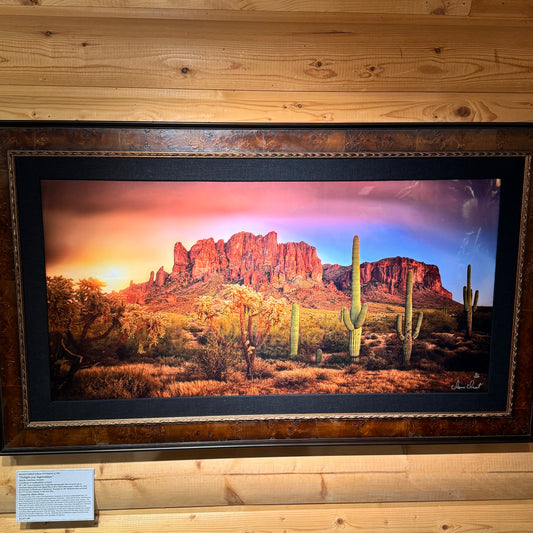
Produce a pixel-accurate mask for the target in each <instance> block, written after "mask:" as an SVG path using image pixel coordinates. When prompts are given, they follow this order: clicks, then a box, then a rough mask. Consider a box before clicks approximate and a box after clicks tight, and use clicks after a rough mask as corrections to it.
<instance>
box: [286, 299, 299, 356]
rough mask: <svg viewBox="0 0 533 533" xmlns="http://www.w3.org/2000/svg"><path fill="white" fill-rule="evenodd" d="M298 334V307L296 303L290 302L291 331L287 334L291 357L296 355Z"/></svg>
mask: <svg viewBox="0 0 533 533" xmlns="http://www.w3.org/2000/svg"><path fill="white" fill-rule="evenodd" d="M299 336H300V308H299V307H298V304H297V303H296V302H294V303H293V304H292V313H291V331H290V335H289V346H290V354H289V357H290V358H291V359H295V358H296V357H298V339H299Z"/></svg>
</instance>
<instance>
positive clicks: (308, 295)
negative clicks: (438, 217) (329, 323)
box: [121, 231, 452, 309]
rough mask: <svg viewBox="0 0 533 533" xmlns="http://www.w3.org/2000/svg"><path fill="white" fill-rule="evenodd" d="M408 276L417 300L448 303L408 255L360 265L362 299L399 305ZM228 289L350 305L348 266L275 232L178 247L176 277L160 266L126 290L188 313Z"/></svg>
mask: <svg viewBox="0 0 533 533" xmlns="http://www.w3.org/2000/svg"><path fill="white" fill-rule="evenodd" d="M408 270H413V274H414V289H413V290H414V293H415V297H416V296H417V295H418V296H419V298H423V302H424V303H425V304H426V305H442V302H443V301H448V300H449V301H451V298H452V295H451V293H450V292H449V291H447V290H446V289H444V288H443V287H442V283H441V279H440V273H439V269H438V267H436V266H435V265H426V264H425V263H421V262H418V261H415V260H414V259H409V258H405V257H395V258H389V259H382V260H380V261H376V262H374V263H363V264H362V265H361V284H362V297H363V299H365V300H368V301H380V302H391V303H400V302H401V301H402V300H403V295H404V294H405V284H406V279H407V272H408ZM224 283H243V284H245V285H250V286H252V287H254V288H255V289H256V290H260V291H262V292H266V293H269V294H273V295H276V296H281V295H283V296H285V297H287V298H288V300H290V301H298V302H300V303H301V304H302V305H304V306H306V307H316V308H335V309H336V308H339V306H345V305H349V297H350V285H351V266H340V265H322V261H321V260H320V258H319V257H318V256H317V252H316V248H315V247H314V246H310V245H309V244H307V243H305V242H299V243H295V242H288V243H278V237H277V234H276V233H275V232H273V231H272V232H270V233H268V234H267V235H265V236H262V235H253V234H252V233H248V232H240V233H236V234H235V235H233V236H231V237H230V238H229V239H228V241H227V242H224V241H223V240H219V241H215V240H214V239H212V238H208V239H202V240H200V241H198V242H197V243H196V244H194V245H193V246H192V247H191V248H190V250H187V249H186V248H185V247H184V246H183V244H182V243H180V242H177V243H176V244H175V246H174V264H173V266H172V270H171V272H165V270H164V269H163V267H161V268H160V269H159V270H158V271H157V272H153V271H152V273H151V274H150V277H149V280H148V281H147V282H144V283H138V284H135V283H133V282H131V284H130V286H129V288H128V289H125V290H124V291H121V292H122V295H123V296H124V297H125V298H126V300H127V301H128V302H138V303H142V304H151V305H152V306H164V305H169V304H179V305H180V306H181V307H184V308H189V307H190V306H191V305H192V302H193V300H194V298H196V297H197V296H198V295H201V294H216V292H217V291H218V289H219V288H220V286H221V285H222V284H224ZM420 303H422V300H420Z"/></svg>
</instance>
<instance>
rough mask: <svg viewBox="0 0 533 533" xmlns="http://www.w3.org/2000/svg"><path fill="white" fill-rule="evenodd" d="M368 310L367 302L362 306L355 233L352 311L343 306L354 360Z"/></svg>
mask: <svg viewBox="0 0 533 533" xmlns="http://www.w3.org/2000/svg"><path fill="white" fill-rule="evenodd" d="M366 312H367V305H366V303H365V304H363V305H362V306H361V266H360V262H359V237H358V236H357V235H355V237H354V238H353V246H352V305H351V308H350V311H349V312H348V309H346V307H343V308H342V320H343V322H344V325H345V326H346V329H347V330H348V331H349V332H350V338H349V344H348V350H349V352H350V357H351V358H352V361H357V359H359V352H360V350H361V327H362V325H363V323H364V321H365V317H366Z"/></svg>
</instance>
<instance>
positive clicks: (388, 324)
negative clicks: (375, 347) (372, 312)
mask: <svg viewBox="0 0 533 533" xmlns="http://www.w3.org/2000/svg"><path fill="white" fill-rule="evenodd" d="M366 327H367V329H368V330H369V331H372V332H373V333H374V334H376V333H390V332H391V331H393V330H394V328H395V327H396V315H382V314H380V315H377V316H374V317H372V316H370V317H369V318H368V319H367V321H366Z"/></svg>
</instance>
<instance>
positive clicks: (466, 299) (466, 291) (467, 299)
mask: <svg viewBox="0 0 533 533" xmlns="http://www.w3.org/2000/svg"><path fill="white" fill-rule="evenodd" d="M470 275H471V266H470V265H468V267H467V269H466V286H463V303H464V306H465V313H466V336H467V337H469V338H470V337H471V336H472V315H473V314H474V313H475V312H476V310H477V300H478V298H479V291H476V292H475V294H474V302H473V303H472V287H471V285H470Z"/></svg>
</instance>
